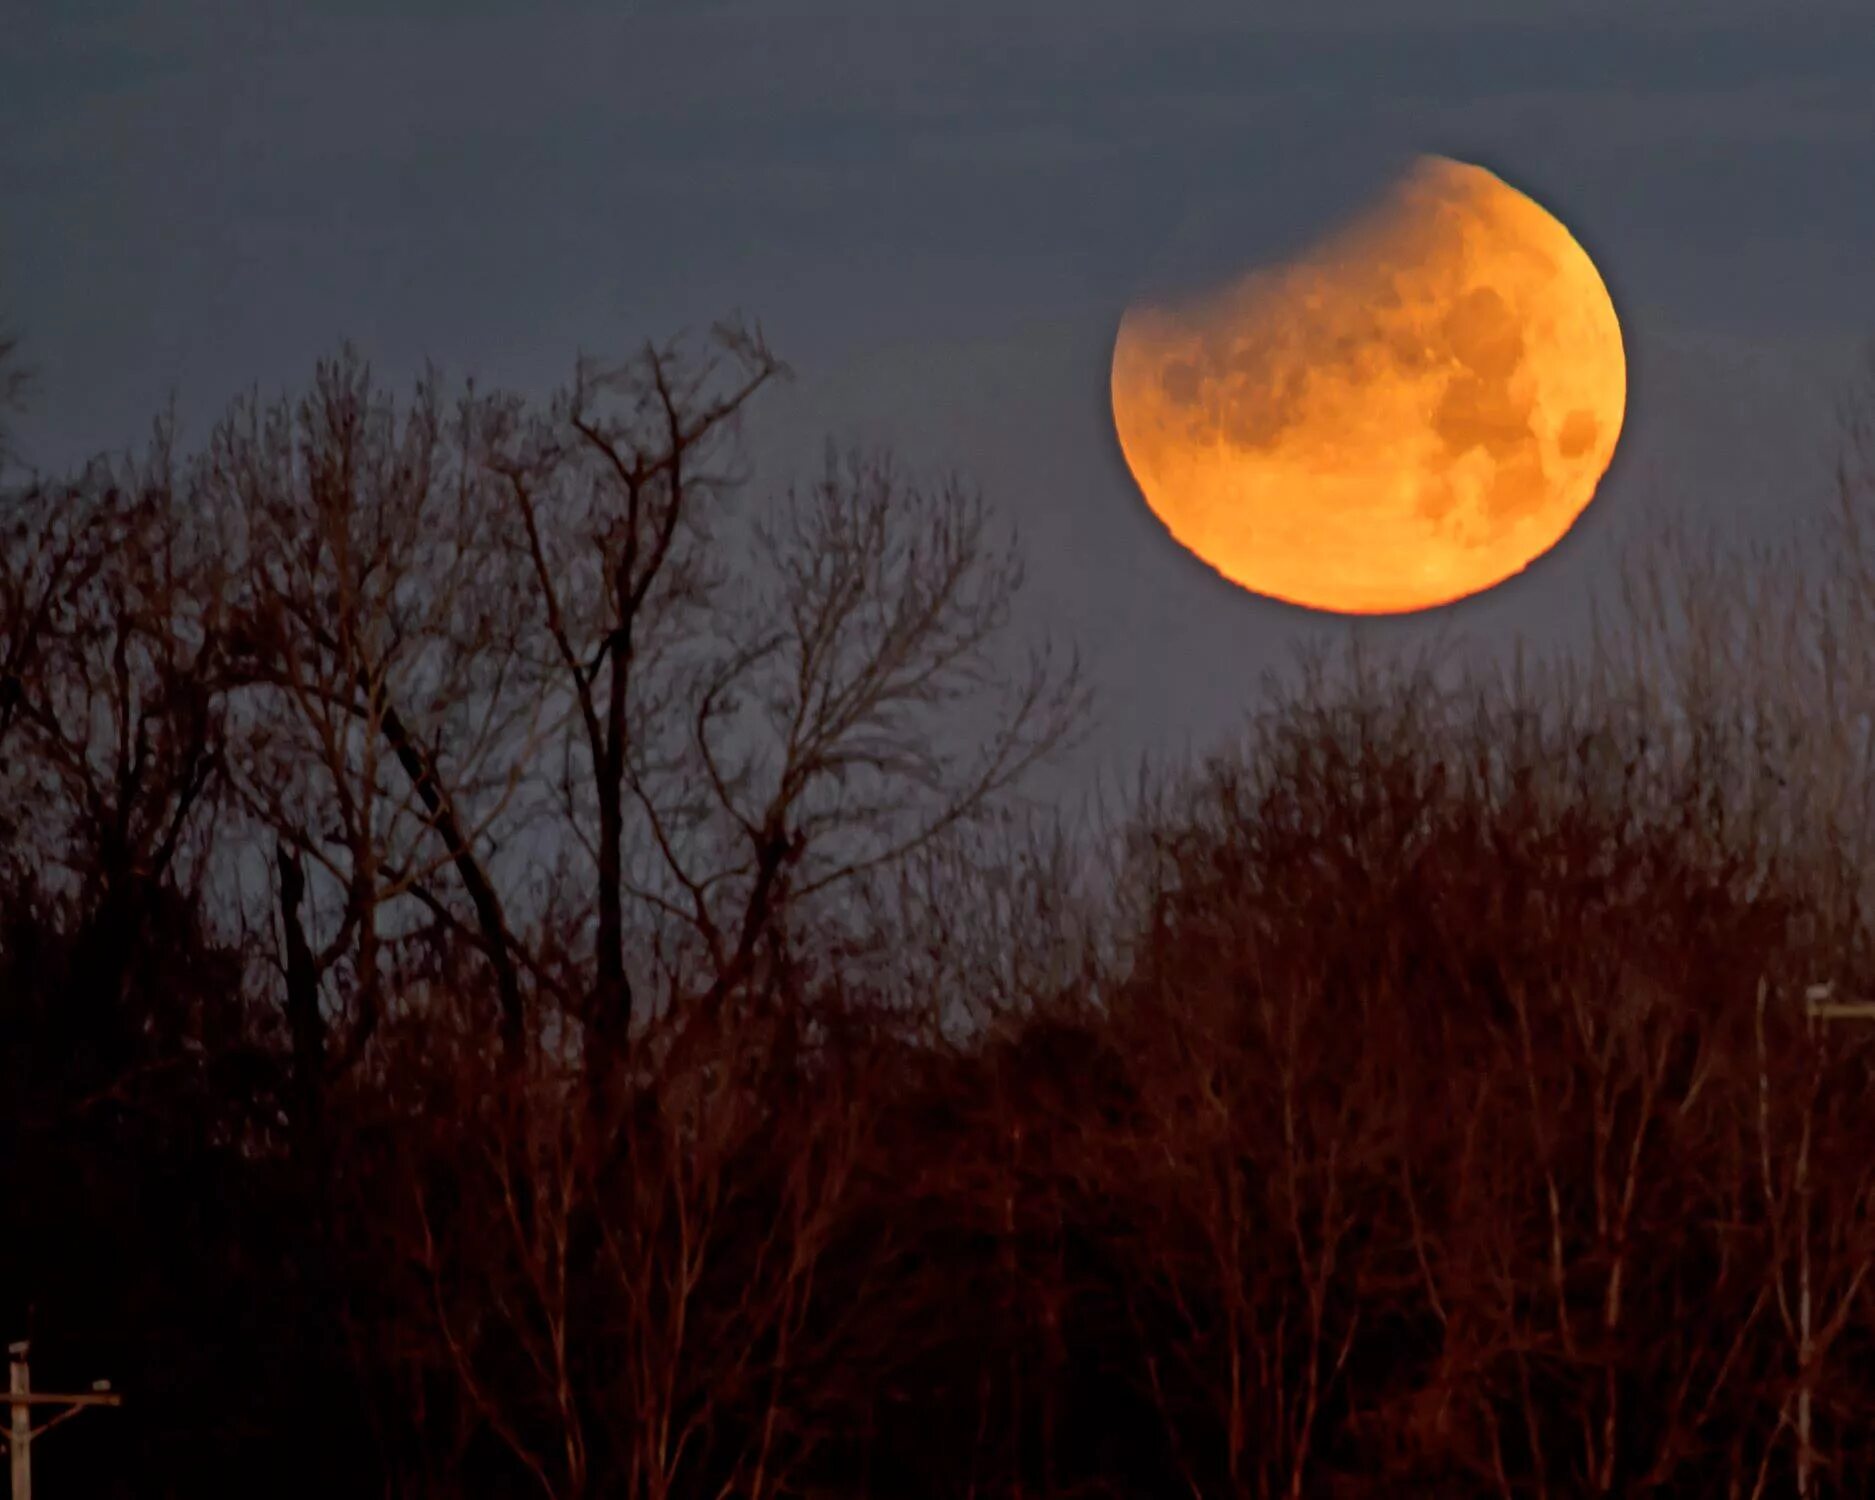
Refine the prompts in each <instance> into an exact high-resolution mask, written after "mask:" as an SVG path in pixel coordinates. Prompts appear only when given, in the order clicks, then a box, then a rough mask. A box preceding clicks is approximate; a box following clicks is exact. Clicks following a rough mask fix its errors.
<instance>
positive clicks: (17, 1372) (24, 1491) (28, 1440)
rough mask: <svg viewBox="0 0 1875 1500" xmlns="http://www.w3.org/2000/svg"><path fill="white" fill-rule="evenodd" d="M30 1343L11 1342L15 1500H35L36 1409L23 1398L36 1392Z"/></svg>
mask: <svg viewBox="0 0 1875 1500" xmlns="http://www.w3.org/2000/svg"><path fill="white" fill-rule="evenodd" d="M27 1348H28V1345H27V1344H26V1342H25V1341H24V1340H21V1341H20V1342H19V1343H17V1344H9V1345H7V1354H8V1355H9V1356H10V1358H11V1360H12V1365H13V1378H12V1380H11V1381H9V1382H8V1386H7V1394H8V1395H10V1396H12V1397H14V1398H15V1399H14V1400H12V1401H11V1402H9V1403H8V1405H10V1406H11V1407H12V1409H13V1420H12V1422H11V1423H10V1424H9V1426H8V1429H7V1457H8V1458H9V1459H10V1460H11V1461H12V1468H13V1500H33V1409H32V1407H31V1406H29V1405H28V1404H27V1403H26V1402H25V1401H24V1400H23V1399H20V1398H22V1397H25V1396H28V1395H30V1394H31V1393H32V1376H31V1373H30V1372H29V1371H28V1370H27V1368H26V1352H27Z"/></svg>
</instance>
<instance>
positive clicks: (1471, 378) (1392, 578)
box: [1113, 157, 1627, 614]
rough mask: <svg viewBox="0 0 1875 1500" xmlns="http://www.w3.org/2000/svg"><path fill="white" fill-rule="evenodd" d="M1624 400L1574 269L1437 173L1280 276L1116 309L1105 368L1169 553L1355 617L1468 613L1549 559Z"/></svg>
mask: <svg viewBox="0 0 1875 1500" xmlns="http://www.w3.org/2000/svg"><path fill="white" fill-rule="evenodd" d="M1626 406H1627V360H1626V357H1625V354H1624V352H1623V350H1622V345H1621V325H1620V323H1619V321H1618V320H1617V319H1616V317H1615V310H1614V304H1613V303H1612V302H1611V301H1610V300H1609V297H1608V289H1607V287H1605V286H1604V285H1603V284H1602V278H1601V276H1600V274H1599V273H1598V272H1597V271H1596V269H1595V266H1594V263H1593V262H1591V261H1590V260H1589V257H1588V254H1587V253H1586V252H1585V251H1584V250H1583V249H1582V247H1581V246H1580V245H1578V244H1577V243H1576V242H1575V240H1574V239H1573V238H1572V237H1571V236H1570V234H1569V231H1568V230H1566V229H1565V228H1563V226H1562V225H1561V224H1560V223H1558V222H1557V221H1556V220H1555V219H1554V218H1552V217H1551V216H1550V215H1549V214H1548V213H1547V212H1546V211H1545V210H1544V209H1542V208H1541V207H1540V206H1538V205H1537V204H1536V203H1533V202H1532V201H1531V200H1530V199H1529V198H1527V197H1525V196H1524V195H1523V194H1522V193H1520V192H1518V191H1517V190H1516V189H1514V188H1512V187H1509V186H1507V185H1506V184H1505V183H1504V182H1502V181H1501V180H1499V179H1498V178H1497V177H1495V176H1493V175H1492V174H1491V173H1490V172H1487V171H1485V170H1484V169H1483V168H1481V167H1474V166H1468V165H1466V164H1464V163H1461V162H1456V161H1451V160H1448V159H1446V158H1444V157H1424V158H1421V159H1420V161H1419V162H1418V163H1417V164H1416V165H1415V166H1414V168H1413V169H1412V170H1411V171H1410V172H1409V173H1407V174H1406V176H1405V177H1403V178H1402V179H1401V180H1400V181H1399V182H1398V183H1397V184H1396V185H1395V187H1394V188H1393V189H1392V190H1391V191H1390V192H1389V194H1388V195H1387V196H1386V197H1385V198H1384V199H1383V200H1382V201H1381V202H1380V203H1379V205H1378V206H1376V207H1375V208H1373V209H1372V210H1370V211H1369V212H1367V213H1366V214H1364V215H1363V216H1362V217H1360V218H1358V219H1356V220H1355V221H1354V222H1352V223H1351V224H1350V225H1348V226H1347V227H1346V228H1344V229H1342V230H1340V231H1339V232H1337V233H1336V234H1334V235H1333V236H1331V237H1330V238H1328V239H1327V240H1325V241H1323V242H1322V243H1320V244H1319V245H1317V246H1315V247H1314V248H1313V249H1312V250H1311V251H1309V252H1308V253H1306V254H1305V255H1303V256H1301V257H1299V258H1298V259H1296V260H1294V261H1290V262H1287V263H1285V264H1283V265H1280V266H1275V267H1270V268H1265V269H1261V270H1257V271H1254V272H1251V273H1250V274H1248V275H1246V276H1244V277H1242V278H1240V279H1238V280H1236V281H1234V282H1232V283H1230V284H1228V285H1226V286H1224V287H1222V288H1220V289H1218V290H1216V291H1213V292H1211V293H1208V294H1205V295H1202V296H1199V297H1197V298H1193V299H1190V300H1187V301H1184V302H1182V303H1180V304H1178V305H1176V306H1144V305H1141V306H1135V307H1133V308H1130V309H1129V310H1128V311H1127V313H1126V315H1125V317H1124V318H1123V319H1122V320H1121V323H1120V331H1119V336H1118V339H1117V340H1116V342H1115V346H1114V351H1113V419H1114V425H1115V427H1116V428H1117V430H1118V433H1119V439H1120V447H1121V449H1122V451H1123V452H1124V453H1125V455H1126V462H1127V466H1128V467H1129V468H1130V469H1131V470H1132V471H1133V477H1134V478H1135V479H1136V480H1137V481H1138V483H1139V487H1140V489H1141V491H1143V492H1144V494H1145V497H1146V501H1147V503H1148V504H1149V505H1151V507H1152V509H1153V510H1154V512H1155V513H1157V515H1158V517H1159V519H1160V520H1161V521H1163V522H1164V523H1165V525H1166V527H1167V528H1168V529H1169V530H1170V531H1171V533H1172V535H1173V536H1174V537H1176V538H1177V539H1178V540H1179V541H1180V542H1182V543H1183V544H1184V545H1185V546H1186V547H1188V548H1190V549H1191V550H1192V551H1193V552H1195V553H1197V554H1198V556H1199V557H1201V558H1203V559H1204V560H1205V561H1206V562H1208V563H1210V564H1211V566H1212V567H1214V568H1216V569H1217V570H1218V572H1220V573H1222V574H1223V575H1224V576H1225V577H1226V578H1229V579H1231V580H1233V581H1234V582H1236V583H1239V584H1241V585H1242V586H1243V587H1245V588H1247V589H1252V590H1254V591H1255V592H1257V593H1259V594H1268V595H1272V596H1274V597H1275V598H1278V599H1286V600H1288V601H1290V602H1291V603H1295V604H1304V605H1309V606H1311V607H1313V608H1316V609H1327V610H1336V611H1341V612H1344V613H1349V614H1389V613H1395V612H1400V611H1406V610H1417V609H1425V608H1429V607H1430V606H1433V605H1437V604H1444V603H1447V602H1449V601H1451V600H1454V599H1461V598H1463V597H1464V596H1466V595H1467V594H1475V593H1478V592H1479V591H1480V590H1483V589H1488V588H1490V587H1491V586H1492V585H1494V584H1497V583H1501V582H1502V581H1503V580H1504V579H1506V578H1508V577H1510V576H1511V575H1512V574H1514V573H1517V572H1520V571H1521V570H1522V569H1523V568H1524V567H1526V566H1527V565H1528V564H1529V563H1530V562H1531V561H1532V560H1533V559H1535V558H1537V557H1540V556H1542V555H1543V553H1545V552H1547V551H1548V550H1549V549H1550V548H1551V547H1552V546H1554V545H1555V544H1556V542H1557V541H1558V540H1559V539H1560V538H1561V537H1562V535H1563V533H1564V532H1566V531H1568V529H1569V528H1570V526H1571V525H1572V524H1574V522H1575V519H1576V517H1577V516H1579V515H1580V514H1581V513H1582V511H1583V509H1584V508H1585V507H1586V506H1587V505H1588V503H1589V501H1590V500H1591V499H1592V498H1593V497H1594V494H1595V487H1596V485H1597V483H1598V482H1599V481H1600V479H1601V477H1602V474H1603V473H1604V472H1605V471H1606V470H1607V468H1608V463H1609V460H1610V459H1611V458H1613V456H1614V451H1615V443H1616V441H1617V439H1618V438H1619V437H1620V435H1621V422H1622V416H1623V413H1624V411H1625V409H1626Z"/></svg>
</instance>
